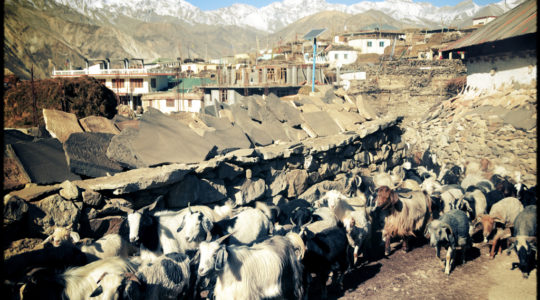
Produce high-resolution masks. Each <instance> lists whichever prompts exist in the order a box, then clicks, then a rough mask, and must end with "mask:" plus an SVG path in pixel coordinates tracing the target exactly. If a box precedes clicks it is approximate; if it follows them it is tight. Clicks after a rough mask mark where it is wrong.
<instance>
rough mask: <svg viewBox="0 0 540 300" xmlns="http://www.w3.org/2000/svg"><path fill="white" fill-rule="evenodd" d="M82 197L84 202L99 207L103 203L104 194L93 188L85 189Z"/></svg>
mask: <svg viewBox="0 0 540 300" xmlns="http://www.w3.org/2000/svg"><path fill="white" fill-rule="evenodd" d="M82 199H83V203H84V204H86V205H88V206H92V207H98V206H100V205H101V204H102V203H103V196H101V194H100V193H98V192H95V191H93V190H87V191H83V192H82Z"/></svg>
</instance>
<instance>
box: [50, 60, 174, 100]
mask: <svg viewBox="0 0 540 300" xmlns="http://www.w3.org/2000/svg"><path fill="white" fill-rule="evenodd" d="M103 61H104V62H105V61H106V60H103ZM103 65H105V66H109V65H110V62H109V63H107V64H105V63H104V64H96V65H93V66H89V67H87V68H85V69H83V70H64V71H59V70H54V71H53V73H52V77H53V78H62V77H80V76H90V77H94V78H96V79H97V80H98V81H99V82H101V83H102V84H103V85H105V86H106V87H108V88H109V89H110V90H112V91H113V92H114V93H115V94H116V95H118V96H119V98H120V101H121V102H122V103H124V104H128V105H129V106H130V107H131V108H133V109H136V107H137V106H139V105H141V104H142V103H141V96H142V95H144V94H148V93H152V92H157V91H164V90H167V89H168V84H169V82H168V78H167V76H173V75H175V74H174V72H171V71H166V70H163V69H158V68H156V67H155V66H153V67H148V66H145V65H144V64H143V66H142V67H138V68H129V67H128V66H127V65H125V67H124V68H121V69H110V68H102V66H103Z"/></svg>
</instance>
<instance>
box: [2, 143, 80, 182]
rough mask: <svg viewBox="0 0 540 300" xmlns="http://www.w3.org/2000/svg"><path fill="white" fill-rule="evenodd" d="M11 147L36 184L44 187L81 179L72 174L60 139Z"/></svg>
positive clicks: (16, 144) (18, 144)
mask: <svg viewBox="0 0 540 300" xmlns="http://www.w3.org/2000/svg"><path fill="white" fill-rule="evenodd" d="M11 146H12V147H13V150H14V152H15V154H16V155H17V157H18V158H19V160H20V162H21V164H22V165H23V167H24V170H25V171H26V173H27V174H28V176H29V177H30V179H31V180H32V182H34V183H37V184H42V185H44V184H51V183H60V182H63V181H65V180H78V179H80V177H79V175H76V174H74V173H72V172H70V170H69V168H68V164H67V161H66V155H65V154H64V149H63V148H62V144H61V143H60V141H58V139H53V138H49V139H38V140H36V141H32V142H20V143H15V144H12V145H11Z"/></svg>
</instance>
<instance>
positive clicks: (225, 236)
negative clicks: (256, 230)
mask: <svg viewBox="0 0 540 300" xmlns="http://www.w3.org/2000/svg"><path fill="white" fill-rule="evenodd" d="M233 233H234V231H233V232H230V233H227V234H226V235H224V236H222V237H220V238H219V239H217V240H216V242H217V243H218V244H221V243H223V241H224V240H226V239H227V238H228V237H230V236H231V235H232V234H233Z"/></svg>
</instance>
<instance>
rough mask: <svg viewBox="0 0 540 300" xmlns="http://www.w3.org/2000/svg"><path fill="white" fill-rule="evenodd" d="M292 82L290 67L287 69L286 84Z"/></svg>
mask: <svg viewBox="0 0 540 300" xmlns="http://www.w3.org/2000/svg"><path fill="white" fill-rule="evenodd" d="M291 82H292V68H290V67H288V68H287V78H286V80H285V83H286V84H291Z"/></svg>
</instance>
